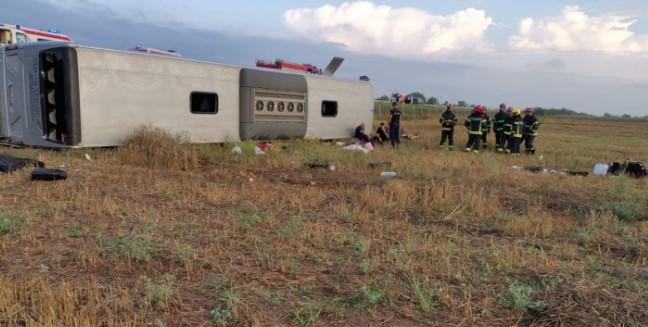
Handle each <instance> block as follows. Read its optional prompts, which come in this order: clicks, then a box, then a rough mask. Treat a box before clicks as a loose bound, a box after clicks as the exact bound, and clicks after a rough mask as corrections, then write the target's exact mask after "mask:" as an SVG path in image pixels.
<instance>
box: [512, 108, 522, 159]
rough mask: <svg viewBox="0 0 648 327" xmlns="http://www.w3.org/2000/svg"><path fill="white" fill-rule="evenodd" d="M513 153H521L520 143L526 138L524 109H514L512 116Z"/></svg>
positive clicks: (515, 154)
mask: <svg viewBox="0 0 648 327" xmlns="http://www.w3.org/2000/svg"><path fill="white" fill-rule="evenodd" d="M511 126H512V127H513V129H512V131H511V146H510V149H511V154H513V155H514V156H518V155H520V145H521V144H522V139H523V138H524V120H523V119H522V111H521V110H520V109H518V108H515V109H513V116H512V117H511Z"/></svg>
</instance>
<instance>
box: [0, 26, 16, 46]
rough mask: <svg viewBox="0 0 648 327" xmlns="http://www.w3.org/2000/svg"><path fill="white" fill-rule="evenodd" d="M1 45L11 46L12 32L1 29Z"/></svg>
mask: <svg viewBox="0 0 648 327" xmlns="http://www.w3.org/2000/svg"><path fill="white" fill-rule="evenodd" d="M0 43H2V44H11V43H13V42H11V32H10V31H9V30H2V29H0Z"/></svg>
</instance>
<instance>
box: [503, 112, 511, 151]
mask: <svg viewBox="0 0 648 327" xmlns="http://www.w3.org/2000/svg"><path fill="white" fill-rule="evenodd" d="M502 133H503V134H504V140H502V148H504V151H506V153H511V144H512V143H513V140H512V139H511V135H512V133H513V108H511V107H508V108H507V109H506V119H505V120H504V131H503V132H502Z"/></svg>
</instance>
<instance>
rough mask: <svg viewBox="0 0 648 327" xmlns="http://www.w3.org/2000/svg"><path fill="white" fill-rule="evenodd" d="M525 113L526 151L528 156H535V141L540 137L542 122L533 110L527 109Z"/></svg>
mask: <svg viewBox="0 0 648 327" xmlns="http://www.w3.org/2000/svg"><path fill="white" fill-rule="evenodd" d="M524 113H525V116H524V120H523V122H524V148H525V149H526V154H535V152H536V149H535V145H534V141H535V138H536V137H537V136H538V129H539V128H540V121H538V118H536V116H535V112H534V110H533V108H527V109H526V110H524Z"/></svg>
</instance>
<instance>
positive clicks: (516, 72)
mask: <svg viewBox="0 0 648 327" xmlns="http://www.w3.org/2000/svg"><path fill="white" fill-rule="evenodd" d="M2 1H3V10H2V12H0V22H5V23H18V24H23V25H26V26H30V27H37V28H58V29H61V30H62V31H64V32H65V33H66V34H69V35H70V36H72V37H73V38H74V39H75V41H76V42H78V43H82V44H90V45H95V46H102V47H110V48H119V49H124V48H128V47H131V46H133V45H135V44H143V45H146V46H150V47H158V48H172V49H176V50H178V51H180V52H181V53H183V54H184V55H185V56H186V57H191V58H196V59H204V60H214V61H219V62H224V63H230V64H241V65H253V63H254V60H255V59H264V58H265V59H273V58H284V59H289V60H293V61H300V62H308V63H314V64H317V65H320V66H324V65H326V63H327V62H328V60H329V59H330V58H331V57H332V56H334V55H339V56H343V57H345V58H347V61H346V62H345V64H344V66H343V68H342V69H341V71H340V75H342V76H343V77H347V78H357V77H358V76H360V75H368V76H370V77H371V78H372V82H373V83H374V86H375V88H376V93H377V95H382V94H388V93H391V92H392V91H401V92H407V91H414V90H417V91H421V92H423V93H424V94H426V95H433V96H436V97H438V98H441V99H442V100H448V101H452V102H454V101H458V100H465V101H468V102H470V103H484V104H487V105H491V106H494V105H496V104H499V103H501V102H506V103H509V104H512V105H516V106H522V107H524V106H546V107H568V108H572V109H575V110H578V111H585V112H590V113H595V114H602V113H604V112H611V113H616V114H620V113H630V114H633V115H647V114H648V1H645V0H572V1H563V0H543V1H519V0H412V1H399V0H393V1H333V0H324V1H320V0H315V1H295V0H274V1H267V0H263V1H262V0H247V1H222V0H183V1H171V0H138V1H132V0H2Z"/></svg>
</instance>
